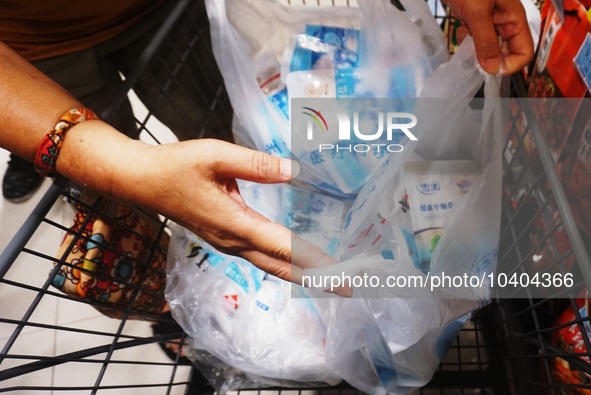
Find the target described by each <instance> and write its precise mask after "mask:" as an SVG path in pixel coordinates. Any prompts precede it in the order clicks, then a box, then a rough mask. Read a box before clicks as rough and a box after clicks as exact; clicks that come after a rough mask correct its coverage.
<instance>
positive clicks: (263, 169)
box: [213, 143, 300, 183]
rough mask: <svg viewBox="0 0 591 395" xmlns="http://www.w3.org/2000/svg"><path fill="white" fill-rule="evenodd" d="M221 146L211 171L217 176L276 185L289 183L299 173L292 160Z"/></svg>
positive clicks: (241, 148)
mask: <svg viewBox="0 0 591 395" xmlns="http://www.w3.org/2000/svg"><path fill="white" fill-rule="evenodd" d="M223 145H224V146H223V148H222V147H220V148H221V149H218V150H216V151H217V155H218V158H217V160H216V166H215V168H214V169H213V170H214V171H215V172H216V173H217V174H219V175H223V176H227V177H232V178H239V179H241V180H248V181H254V182H258V183H276V182H285V181H289V180H291V179H292V178H294V177H296V176H297V175H298V173H299V171H300V165H299V164H298V163H297V162H295V161H293V160H290V159H287V158H280V157H277V156H273V155H269V154H266V153H264V152H261V151H255V150H252V149H250V148H245V147H240V146H238V145H234V144H230V143H223Z"/></svg>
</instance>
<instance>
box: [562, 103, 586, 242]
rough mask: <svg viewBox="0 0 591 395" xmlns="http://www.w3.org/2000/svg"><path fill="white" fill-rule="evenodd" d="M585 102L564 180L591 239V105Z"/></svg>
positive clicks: (580, 222) (565, 164)
mask: <svg viewBox="0 0 591 395" xmlns="http://www.w3.org/2000/svg"><path fill="white" fill-rule="evenodd" d="M589 101H590V99H586V100H585V101H584V103H583V105H582V106H581V110H580V111H579V114H578V115H577V120H576V122H575V127H574V129H575V132H574V133H573V135H572V138H571V141H572V143H569V150H571V152H572V154H571V155H570V156H569V157H568V158H565V160H564V162H563V164H562V167H561V169H560V170H561V172H562V179H563V183H564V185H565V189H566V195H567V198H568V202H569V204H570V207H571V210H572V211H573V215H574V216H575V220H576V222H577V225H578V226H579V228H581V229H582V230H583V233H584V235H583V236H584V237H586V238H591V103H589Z"/></svg>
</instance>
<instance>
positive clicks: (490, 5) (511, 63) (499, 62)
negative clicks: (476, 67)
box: [447, 0, 534, 75]
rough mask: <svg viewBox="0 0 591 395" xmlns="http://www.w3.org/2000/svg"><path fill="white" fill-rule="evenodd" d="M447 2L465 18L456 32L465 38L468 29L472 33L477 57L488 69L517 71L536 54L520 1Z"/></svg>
mask: <svg viewBox="0 0 591 395" xmlns="http://www.w3.org/2000/svg"><path fill="white" fill-rule="evenodd" d="M447 3H448V4H449V5H450V7H451V8H452V10H454V12H455V13H456V15H458V17H459V18H460V19H461V20H462V21H463V22H465V25H463V26H462V27H461V28H460V29H458V31H457V32H456V34H457V36H458V39H459V40H460V41H461V40H462V39H463V37H464V36H465V34H466V33H467V32H469V33H470V34H471V35H472V37H473V38H474V46H475V47H476V57H477V58H478V62H479V63H480V65H481V66H482V68H483V69H484V70H485V71H486V72H487V73H489V74H496V73H498V72H501V73H502V74H505V75H508V74H513V73H515V72H518V71H519V70H521V69H523V68H524V67H525V66H526V65H527V64H528V63H529V62H530V61H531V59H532V58H533V53H534V49H533V39H532V37H531V32H530V29H529V25H528V22H527V16H526V13H525V9H524V8H523V5H522V4H521V2H520V1H518V0H479V1H467V0H448V1H447ZM499 37H500V39H501V40H502V42H499Z"/></svg>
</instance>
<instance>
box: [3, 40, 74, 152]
mask: <svg viewBox="0 0 591 395" xmlns="http://www.w3.org/2000/svg"><path fill="white" fill-rule="evenodd" d="M79 106H80V103H79V102H78V101H77V100H76V99H75V98H74V97H72V96H71V95H70V94H69V93H68V92H67V91H66V90H64V89H63V88H61V87H60V86H59V85H57V84H56V83H54V82H53V81H52V80H51V79H49V78H48V77H47V76H45V75H44V74H43V73H42V72H40V71H39V70H37V69H36V68H35V67H33V66H32V65H31V64H29V63H28V62H27V61H25V60H24V59H22V58H21V57H20V56H18V55H17V54H16V53H15V52H13V51H12V50H11V49H10V48H8V47H7V46H6V45H4V44H3V43H0V146H2V147H3V148H6V149H7V150H9V151H11V152H14V153H15V154H17V155H19V156H21V157H23V158H25V159H27V160H29V161H32V160H33V158H34V156H35V151H36V150H37V146H38V145H39V143H40V142H41V139H42V138H43V135H45V134H46V133H47V132H48V131H49V130H50V129H52V128H53V126H54V125H55V123H56V121H57V120H58V119H59V117H60V116H61V115H62V114H63V113H64V112H66V111H67V110H69V109H70V108H73V107H79Z"/></svg>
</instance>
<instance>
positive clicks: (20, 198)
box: [2, 154, 43, 203]
mask: <svg viewBox="0 0 591 395" xmlns="http://www.w3.org/2000/svg"><path fill="white" fill-rule="evenodd" d="M42 182H43V176H41V175H39V174H38V173H37V172H36V171H35V168H34V167H33V164H32V163H31V162H27V161H26V160H24V159H21V158H20V157H18V156H16V155H12V154H11V155H10V162H8V168H7V169H6V173H5V174H4V179H3V180H2V194H3V195H4V198H5V199H6V200H8V201H9V202H12V203H21V202H24V201H25V200H27V199H28V198H30V197H31V196H33V193H34V192H35V191H36V190H37V188H39V186H40V185H41V183H42Z"/></svg>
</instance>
